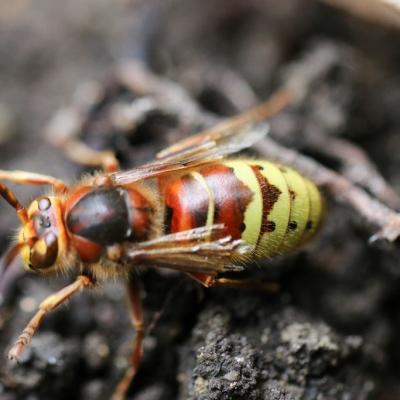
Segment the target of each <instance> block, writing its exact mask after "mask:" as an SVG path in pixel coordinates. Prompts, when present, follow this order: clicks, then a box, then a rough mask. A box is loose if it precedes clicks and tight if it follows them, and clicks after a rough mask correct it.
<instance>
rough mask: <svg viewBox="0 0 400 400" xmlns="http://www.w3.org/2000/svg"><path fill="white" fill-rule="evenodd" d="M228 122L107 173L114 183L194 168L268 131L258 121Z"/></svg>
mask: <svg viewBox="0 0 400 400" xmlns="http://www.w3.org/2000/svg"><path fill="white" fill-rule="evenodd" d="M230 121H231V120H227V121H226V122H224V123H223V125H224V126H223V127H224V129H222V128H221V126H220V125H217V126H216V127H215V128H212V129H210V130H207V131H204V132H201V133H199V134H197V135H194V136H191V137H189V138H188V139H184V140H182V141H180V142H178V143H176V144H175V145H173V146H171V147H169V148H167V149H165V150H163V151H162V152H161V153H159V154H158V155H157V158H158V159H157V160H155V161H153V162H151V163H148V164H144V165H142V166H140V167H137V168H134V169H131V170H128V171H118V172H115V173H113V174H111V175H110V176H111V178H112V180H113V182H114V183H115V184H117V185H126V184H129V183H132V182H136V181H139V180H142V179H148V178H155V177H160V176H163V175H165V174H168V173H171V172H174V171H180V170H185V169H188V168H193V167H196V166H198V165H202V164H206V163H209V162H212V161H217V160H219V159H221V158H223V157H225V156H226V155H229V154H233V153H237V152H238V151H240V150H243V149H245V148H248V147H250V146H252V145H253V144H254V143H256V142H258V141H259V140H261V139H262V138H263V137H264V136H265V135H266V134H267V133H268V130H269V125H268V124H267V123H262V124H261V123H258V124H257V126H255V124H251V123H247V124H244V125H241V126H240V127H238V126H237V124H233V126H232V128H231V129H229V123H230Z"/></svg>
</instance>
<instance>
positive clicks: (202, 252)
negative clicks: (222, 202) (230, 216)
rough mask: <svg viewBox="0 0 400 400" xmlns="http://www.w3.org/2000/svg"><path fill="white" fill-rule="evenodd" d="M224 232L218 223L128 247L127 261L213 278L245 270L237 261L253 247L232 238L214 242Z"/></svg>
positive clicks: (126, 249) (228, 237)
mask: <svg viewBox="0 0 400 400" xmlns="http://www.w3.org/2000/svg"><path fill="white" fill-rule="evenodd" d="M224 229H225V227H224V225H222V224H218V225H212V226H211V227H201V228H195V229H190V230H187V231H183V232H178V233H173V234H169V235H164V236H161V237H160V238H156V239H153V240H149V241H146V242H142V243H137V244H127V247H126V248H125V261H126V262H127V263H138V264H141V265H147V264H148V265H151V266H157V267H160V268H171V269H175V270H178V271H182V272H189V273H193V272H199V273H206V274H207V275H211V276H216V275H218V274H219V273H221V272H228V271H241V270H243V267H241V266H240V265H236V264H235V260H237V259H238V258H239V257H243V256H245V255H246V254H247V253H249V252H251V250H252V249H253V247H252V246H250V245H247V244H246V243H245V242H244V241H242V240H233V239H232V238H231V237H230V236H224V237H222V238H219V239H212V238H213V237H215V236H216V235H218V234H221V232H222V231H223V230H224Z"/></svg>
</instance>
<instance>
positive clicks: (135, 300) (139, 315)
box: [112, 274, 144, 400]
mask: <svg viewBox="0 0 400 400" xmlns="http://www.w3.org/2000/svg"><path fill="white" fill-rule="evenodd" d="M127 290H128V298H129V306H130V312H131V319H132V325H133V327H134V328H135V339H134V342H133V350H132V353H131V356H130V360H129V367H128V369H127V371H126V372H125V375H124V376H123V378H122V379H121V381H120V382H119V383H118V385H117V387H116V389H115V391H114V394H113V396H112V400H123V399H125V396H126V393H127V391H128V389H129V386H130V384H131V382H132V380H133V378H134V377H135V375H136V373H137V370H138V368H139V365H140V361H141V358H142V354H143V339H144V318H143V309H142V300H141V298H140V290H139V285H138V283H137V278H136V276H135V275H134V274H131V275H130V277H129V282H128V287H127Z"/></svg>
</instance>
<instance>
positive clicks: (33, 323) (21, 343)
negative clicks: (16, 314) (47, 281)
mask: <svg viewBox="0 0 400 400" xmlns="http://www.w3.org/2000/svg"><path fill="white" fill-rule="evenodd" d="M91 285H92V280H91V279H90V278H89V277H88V276H84V275H80V276H78V278H77V279H76V281H75V282H74V283H71V284H70V285H68V286H66V287H65V288H63V289H61V290H60V291H59V292H57V293H54V294H52V295H51V296H49V297H47V298H46V299H45V300H44V301H43V302H42V303H41V304H40V306H39V311H38V312H37V313H36V314H35V315H34V317H33V318H32V319H31V320H30V321H29V323H28V325H27V326H26V328H25V329H24V330H23V332H22V334H21V335H20V336H19V338H18V340H17V341H16V342H15V344H14V346H13V347H12V348H11V350H10V351H9V353H8V357H9V359H11V360H17V361H18V359H19V356H20V355H21V353H22V352H23V350H24V348H25V346H26V345H27V344H28V343H29V342H30V341H31V339H32V336H33V335H34V334H35V332H36V330H37V329H38V328H39V325H40V323H41V322H42V320H43V318H44V317H45V315H46V314H48V313H49V312H50V311H52V310H54V309H55V308H56V307H58V306H59V305H60V304H62V303H64V302H65V301H66V300H68V299H69V298H70V297H71V296H72V295H73V294H75V293H76V292H78V291H79V290H81V289H84V288H87V287H89V286H91Z"/></svg>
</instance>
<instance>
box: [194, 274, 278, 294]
mask: <svg viewBox="0 0 400 400" xmlns="http://www.w3.org/2000/svg"><path fill="white" fill-rule="evenodd" d="M189 276H190V277H191V278H193V279H194V280H195V281H197V282H199V283H201V284H202V285H204V286H205V287H207V288H210V287H216V286H218V287H230V288H238V289H252V290H261V291H266V292H271V293H276V292H278V291H279V285H278V284H277V283H275V282H263V281H261V280H257V279H228V278H216V277H213V276H211V275H207V274H201V273H189Z"/></svg>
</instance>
